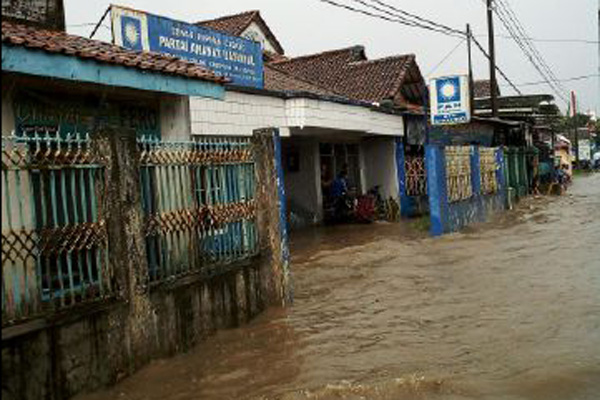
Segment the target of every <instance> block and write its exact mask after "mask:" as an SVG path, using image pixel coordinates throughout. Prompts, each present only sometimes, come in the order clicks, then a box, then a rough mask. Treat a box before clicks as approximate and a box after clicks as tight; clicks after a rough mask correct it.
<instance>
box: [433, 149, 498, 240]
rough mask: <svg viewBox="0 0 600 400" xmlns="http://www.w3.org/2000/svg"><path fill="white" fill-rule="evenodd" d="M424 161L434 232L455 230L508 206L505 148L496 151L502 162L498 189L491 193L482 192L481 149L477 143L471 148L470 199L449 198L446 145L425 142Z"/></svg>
mask: <svg viewBox="0 0 600 400" xmlns="http://www.w3.org/2000/svg"><path fill="white" fill-rule="evenodd" d="M425 162H426V169H427V190H428V195H429V210H430V218H431V234H432V236H440V235H443V234H445V233H451V232H456V231H459V230H460V229H462V228H463V227H465V226H468V225H470V224H473V223H476V222H484V221H486V220H487V219H488V218H489V217H490V215H492V214H494V213H497V212H499V211H502V210H505V209H506V195H507V185H506V180H505V177H504V173H503V168H504V165H505V163H504V153H503V151H502V149H498V150H497V151H496V162H497V165H499V166H500V168H499V169H498V170H497V171H496V181H497V183H498V190H497V192H496V193H494V194H490V195H484V194H482V192H481V184H480V164H479V151H478V150H477V147H474V148H473V149H472V152H471V185H472V192H473V195H472V196H471V197H470V198H468V199H465V200H461V201H457V202H452V203H451V202H449V201H448V193H447V184H446V159H445V154H444V147H443V146H437V145H428V146H426V148H425Z"/></svg>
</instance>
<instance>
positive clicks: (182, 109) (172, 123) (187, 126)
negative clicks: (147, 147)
mask: <svg viewBox="0 0 600 400" xmlns="http://www.w3.org/2000/svg"><path fill="white" fill-rule="evenodd" d="M159 107H160V131H161V137H162V138H163V139H164V140H189V139H190V136H191V132H192V128H191V123H190V99H189V97H187V96H167V95H165V96H162V97H161V99H160V106H159Z"/></svg>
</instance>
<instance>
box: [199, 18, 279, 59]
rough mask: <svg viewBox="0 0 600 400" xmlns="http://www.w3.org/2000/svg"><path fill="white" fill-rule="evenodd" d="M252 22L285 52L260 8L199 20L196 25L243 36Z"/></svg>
mask: <svg viewBox="0 0 600 400" xmlns="http://www.w3.org/2000/svg"><path fill="white" fill-rule="evenodd" d="M252 22H254V23H256V24H257V25H258V26H259V27H260V28H261V29H262V31H263V32H264V33H265V35H266V36H267V38H268V39H269V41H270V42H271V43H272V44H273V46H274V47H275V49H276V50H277V52H278V53H279V54H283V53H284V50H283V47H282V46H281V43H279V40H277V37H276V36H275V35H274V34H273V32H272V31H271V29H270V28H269V26H268V25H267V23H266V22H265V20H264V19H263V18H262V17H261V15H260V11H258V10H251V11H245V12H242V13H239V14H234V15H227V16H224V17H219V18H216V19H211V20H207V21H199V22H196V25H200V26H205V27H207V28H211V29H214V30H217V31H221V32H225V33H228V34H230V35H233V36H241V35H242V33H244V31H245V30H246V28H248V26H250V24H251V23H252Z"/></svg>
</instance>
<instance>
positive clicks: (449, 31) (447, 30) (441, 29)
mask: <svg viewBox="0 0 600 400" xmlns="http://www.w3.org/2000/svg"><path fill="white" fill-rule="evenodd" d="M319 1H321V2H322V3H326V4H329V5H333V6H335V7H338V8H343V9H346V10H349V11H352V12H356V13H360V14H363V15H367V16H370V17H374V18H379V19H383V20H386V21H389V22H396V23H400V24H403V25H407V26H411V27H419V28H424V29H427V30H430V31H436V32H438V33H442V34H445V35H447V36H453V37H460V38H466V36H467V34H466V33H465V32H463V31H460V30H458V29H454V28H451V27H448V26H446V25H443V24H439V23H436V22H434V21H431V20H428V19H426V18H422V17H419V16H417V15H415V14H411V13H408V12H406V11H404V10H400V9H398V8H396V7H394V6H391V5H389V4H387V3H384V2H383V1H381V0H371V1H373V2H376V3H377V4H379V5H382V6H385V7H387V8H388V9H389V10H394V11H396V12H397V13H398V14H395V13H394V14H391V15H393V16H394V17H395V18H391V17H388V16H386V15H381V14H377V13H374V12H371V11H367V10H363V9H360V8H356V7H353V6H350V5H347V4H342V3H339V2H337V1H333V0H319ZM351 1H354V2H356V3H361V4H364V3H365V0H351ZM370 6H371V7H369V8H370V9H373V10H375V9H376V8H375V6H373V5H370ZM377 8H379V7H377ZM400 14H402V15H400ZM387 15H390V13H389V12H387ZM404 16H410V17H413V18H418V19H419V20H420V21H422V22H427V23H428V24H431V25H433V27H432V26H427V27H425V26H423V25H421V24H416V23H415V21H407V20H406V18H405V17H404ZM472 38H473V41H474V42H475V44H476V45H477V48H478V49H479V50H480V51H481V52H482V53H483V55H484V56H485V57H486V58H487V59H488V60H489V59H490V56H489V54H488V53H487V52H486V51H485V49H484V48H483V46H481V44H480V43H479V42H478V41H477V40H476V39H475V38H474V37H472ZM496 70H497V71H498V72H499V73H500V75H501V76H502V77H503V78H504V80H506V82H508V84H509V85H510V86H511V87H512V88H513V89H514V90H515V92H516V93H518V94H522V93H521V91H520V90H519V88H518V87H517V86H516V85H515V84H514V83H513V82H512V81H511V80H510V79H509V78H508V76H506V74H505V73H504V71H502V69H500V67H498V65H496Z"/></svg>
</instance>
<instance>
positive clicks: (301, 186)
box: [282, 138, 323, 224]
mask: <svg viewBox="0 0 600 400" xmlns="http://www.w3.org/2000/svg"><path fill="white" fill-rule="evenodd" d="M292 150H295V151H297V153H298V155H299V161H300V168H299V171H298V172H290V171H288V170H287V154H288V153H289V152H290V151H292ZM282 158H283V160H282V161H283V168H284V182H285V193H286V196H287V198H288V202H289V204H288V205H291V207H290V209H291V211H294V206H297V207H300V208H301V209H302V210H303V211H304V212H306V213H308V214H310V216H308V218H309V219H313V221H307V222H308V223H309V224H310V223H313V222H320V221H321V220H322V219H323V195H322V193H321V168H320V159H319V143H318V141H317V140H316V139H314V138H286V139H284V140H283V141H282ZM304 214H305V213H303V215H302V216H303V217H307V216H306V215H304Z"/></svg>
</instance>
